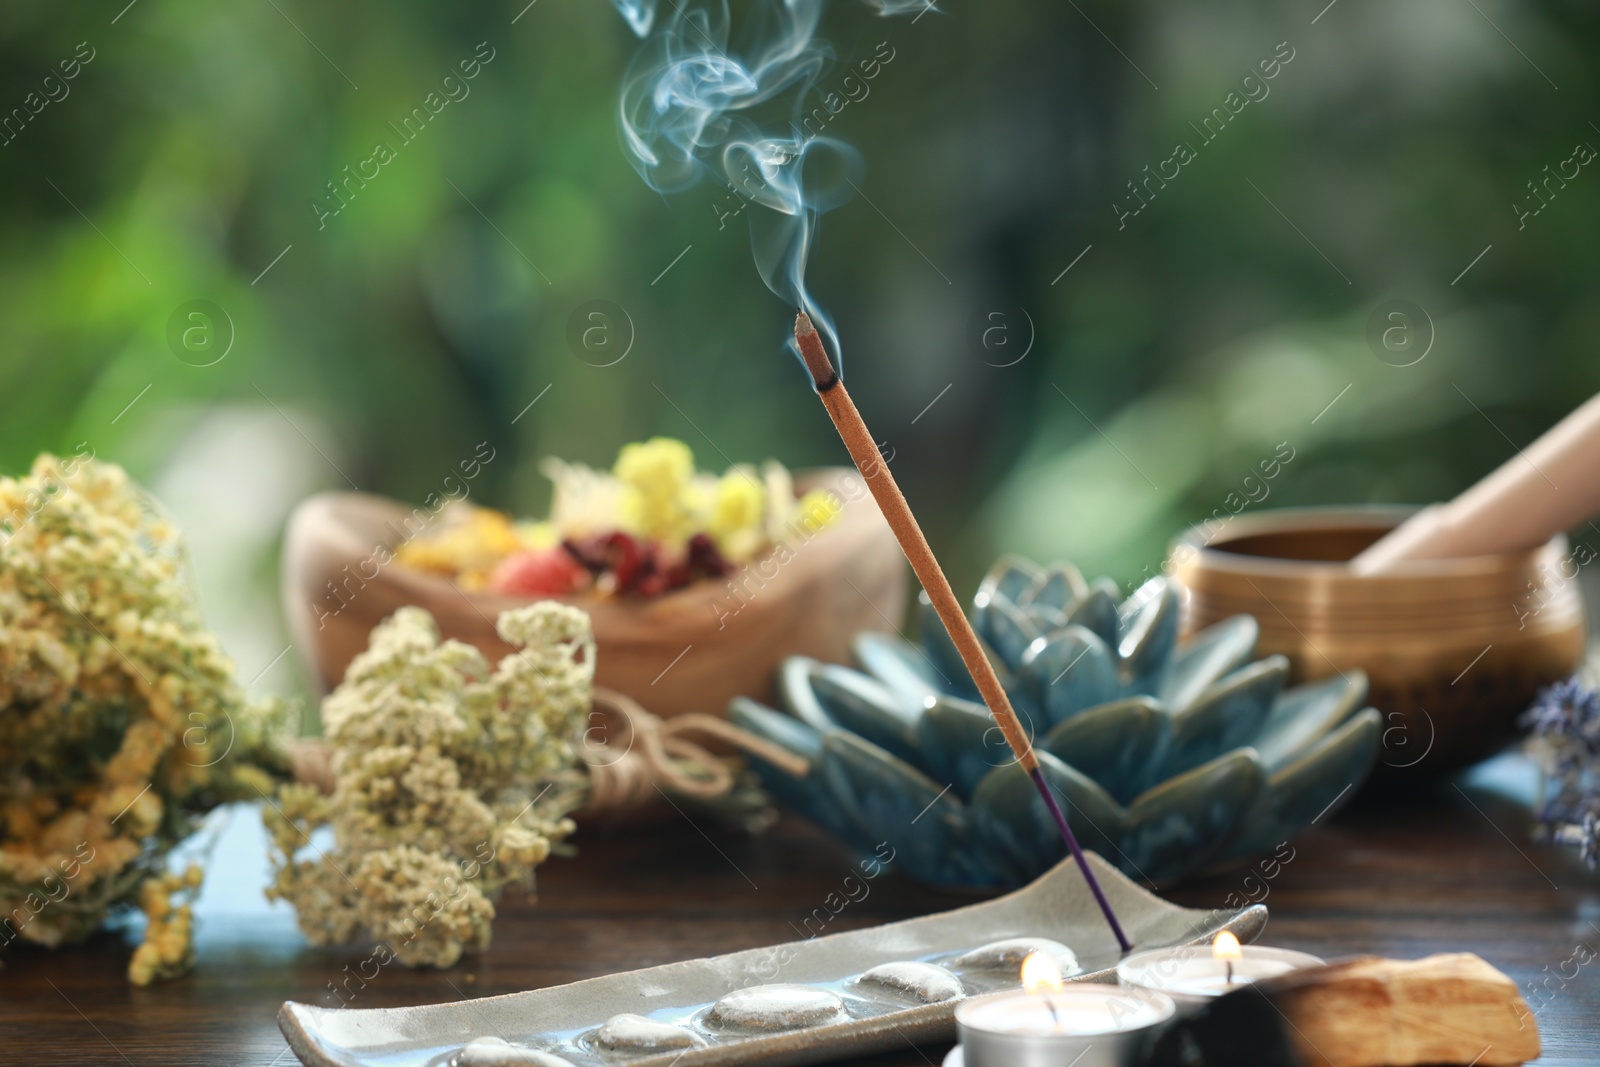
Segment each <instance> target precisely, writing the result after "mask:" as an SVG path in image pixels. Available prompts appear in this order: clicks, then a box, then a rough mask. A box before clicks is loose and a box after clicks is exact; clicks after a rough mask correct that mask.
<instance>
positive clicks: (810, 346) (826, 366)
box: [794, 309, 839, 393]
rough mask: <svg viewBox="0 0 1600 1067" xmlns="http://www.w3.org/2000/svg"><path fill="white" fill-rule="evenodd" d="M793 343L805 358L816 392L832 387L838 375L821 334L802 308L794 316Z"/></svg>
mask: <svg viewBox="0 0 1600 1067" xmlns="http://www.w3.org/2000/svg"><path fill="white" fill-rule="evenodd" d="M794 343H795V346H796V347H797V348H799V349H800V358H801V359H803V360H805V364H806V372H807V373H808V374H810V375H811V384H812V385H814V386H816V389H817V392H819V393H824V392H827V391H828V390H829V389H832V388H833V386H834V384H835V383H837V382H838V380H839V376H838V375H837V374H835V373H834V371H833V364H832V363H830V362H829V361H828V350H827V349H826V348H825V347H823V344H822V335H821V334H819V333H818V332H817V328H816V327H815V326H814V325H812V323H811V316H810V315H807V314H806V313H805V311H804V310H803V309H802V310H801V311H800V312H798V313H797V314H796V315H795V317H794Z"/></svg>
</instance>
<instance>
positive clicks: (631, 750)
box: [289, 688, 811, 817]
mask: <svg viewBox="0 0 1600 1067" xmlns="http://www.w3.org/2000/svg"><path fill="white" fill-rule="evenodd" d="M590 707H591V714H592V715H597V716H599V717H600V719H601V723H600V724H599V725H600V726H601V727H603V729H604V733H605V736H606V738H607V740H606V741H605V742H604V743H600V744H590V743H588V742H587V740H586V741H585V743H584V745H583V750H582V760H583V763H584V766H585V767H586V769H587V770H588V772H589V797H588V799H587V800H586V801H585V802H584V806H583V809H582V811H580V812H579V814H580V815H584V816H589V817H594V816H604V815H614V814H619V813H625V812H628V811H632V810H635V809H637V808H641V807H644V806H645V805H647V804H649V803H651V802H653V801H654V800H655V798H656V794H657V791H658V790H660V791H667V790H671V791H673V792H676V793H679V794H682V795H685V796H691V797H697V798H700V799H708V800H709V799H715V798H717V797H721V796H726V795H727V794H728V793H730V792H731V791H732V790H733V787H734V778H733V770H732V768H731V767H730V766H729V761H728V760H727V759H725V758H723V757H720V756H718V755H716V754H715V753H713V752H712V751H711V750H710V749H708V748H707V747H706V745H707V744H720V745H723V746H726V747H730V748H733V749H736V750H738V751H740V752H743V753H745V754H747V755H751V756H755V757H756V758H758V759H762V760H765V761H766V762H768V763H770V764H772V765H773V766H775V767H778V768H780V769H781V770H783V771H785V772H787V773H788V774H791V775H794V776H795V777H804V776H805V775H806V774H808V773H810V770H811V764H810V762H809V761H807V760H806V759H805V758H804V757H802V756H798V755H796V754H795V753H793V752H791V751H789V750H788V749H786V748H784V747H783V746H782V745H779V744H776V743H774V742H772V741H768V740H766V739H765V738H762V737H757V736H756V735H755V734H753V733H751V732H750V731H748V730H743V729H740V728H739V727H737V726H735V725H733V724H732V723H731V722H728V721H726V720H724V719H719V718H717V717H716V716H714V715H706V714H703V713H701V712H690V713H688V714H685V715H677V716H674V717H673V718H670V719H663V718H661V717H660V716H658V715H654V714H652V713H651V712H649V711H647V710H645V708H644V707H643V706H642V705H640V704H639V703H638V701H636V700H634V699H632V698H631V697H628V696H626V695H624V694H622V693H618V692H616V691H615V690H611V689H599V688H597V689H595V691H594V696H593V698H592V701H591V705H590ZM587 736H588V735H587V734H586V735H585V737H586V738H587ZM289 761H290V766H291V768H292V770H293V773H294V777H295V780H296V781H299V782H304V783H306V784H308V785H314V786H316V787H317V789H318V791H320V792H322V793H324V794H331V793H332V792H333V790H334V785H335V777H334V772H333V748H332V746H330V745H329V744H328V743H327V742H326V741H325V740H323V739H321V738H302V739H300V740H296V741H292V742H290V743H289Z"/></svg>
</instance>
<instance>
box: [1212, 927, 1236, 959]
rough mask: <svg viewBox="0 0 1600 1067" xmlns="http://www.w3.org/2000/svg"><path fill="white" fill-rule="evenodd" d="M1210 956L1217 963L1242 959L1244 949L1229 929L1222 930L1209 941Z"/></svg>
mask: <svg viewBox="0 0 1600 1067" xmlns="http://www.w3.org/2000/svg"><path fill="white" fill-rule="evenodd" d="M1211 957H1212V959H1214V960H1216V961H1217V962H1218V963H1226V962H1233V961H1238V960H1242V959H1244V949H1243V948H1241V947H1240V946H1239V939H1238V938H1237V937H1234V936H1233V932H1232V931H1231V930H1224V931H1222V933H1220V934H1218V935H1217V938H1216V940H1215V941H1213V942H1211Z"/></svg>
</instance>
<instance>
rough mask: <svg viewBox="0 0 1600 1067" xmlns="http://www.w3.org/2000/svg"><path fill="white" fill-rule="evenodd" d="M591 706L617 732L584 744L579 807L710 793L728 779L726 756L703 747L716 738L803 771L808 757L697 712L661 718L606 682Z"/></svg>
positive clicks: (617, 807)
mask: <svg viewBox="0 0 1600 1067" xmlns="http://www.w3.org/2000/svg"><path fill="white" fill-rule="evenodd" d="M592 708H593V714H596V715H599V716H601V717H602V718H603V719H604V720H605V722H606V724H607V725H608V726H610V727H612V728H613V729H614V730H615V740H613V741H608V743H606V744H604V745H597V746H593V747H590V746H587V745H586V746H585V748H584V761H585V762H586V763H587V764H588V767H589V799H588V801H587V802H586V803H585V804H584V807H583V812H582V814H584V815H589V816H594V815H606V814H611V813H614V812H619V811H628V810H631V809H633V808H637V807H641V806H643V805H644V804H646V803H648V802H650V801H652V800H654V799H655V793H656V790H658V789H660V790H663V791H664V790H668V789H670V790H673V791H675V792H678V793H681V794H683V795H686V796H692V797H699V798H703V799H711V798H715V797H720V796H726V795H727V794H728V793H729V792H730V791H731V790H732V789H733V786H734V781H733V772H732V770H730V769H729V766H728V763H727V761H725V760H724V759H722V758H720V757H718V756H716V755H715V754H713V753H712V752H711V751H710V750H709V749H707V748H706V747H705V744H706V743H707V742H711V743H720V744H723V745H727V746H730V747H732V748H735V749H738V750H739V751H741V752H744V753H746V754H748V755H752V756H755V757H757V758H759V759H762V760H765V761H766V762H768V763H771V764H773V765H774V766H776V767H779V768H781V769H782V770H784V771H785V772H787V773H789V774H792V775H795V776H797V777H803V776H804V775H806V774H807V773H809V771H810V770H811V764H810V763H809V762H808V761H807V760H805V759H804V758H803V757H801V756H797V755H795V754H794V753H793V752H791V751H789V750H788V749H786V748H784V747H783V746H781V745H778V744H775V743H774V742H771V741H768V740H766V739H765V738H762V737H757V736H756V735H755V734H752V733H750V732H749V731H748V730H742V729H740V728H739V727H737V726H735V725H733V724H732V723H730V722H727V721H725V720H723V719H719V718H716V717H715V716H712V715H706V714H703V713H701V712H689V713H688V714H684V715H677V716H674V717H672V718H670V719H663V718H661V717H660V716H657V715H654V714H652V713H650V712H649V711H646V710H645V709H644V707H642V706H641V705H640V704H639V703H638V702H637V701H635V700H633V699H632V698H630V697H628V696H625V695H624V694H622V693H618V692H616V691H614V690H610V689H596V690H595V691H594V699H593V704H592Z"/></svg>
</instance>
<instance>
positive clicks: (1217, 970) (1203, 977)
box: [1117, 930, 1323, 1010]
mask: <svg viewBox="0 0 1600 1067" xmlns="http://www.w3.org/2000/svg"><path fill="white" fill-rule="evenodd" d="M1322 963H1323V961H1322V960H1320V959H1318V958H1317V957H1315V956H1312V955H1310V954H1308V953H1305V952H1295V951H1293V950H1292V949H1285V948H1267V947H1265V946H1261V945H1240V944H1239V939H1238V938H1237V937H1235V936H1234V935H1233V934H1232V933H1231V932H1230V931H1227V930H1224V931H1222V932H1221V933H1219V934H1218V935H1217V937H1216V940H1214V941H1213V942H1212V943H1211V947H1210V948H1209V949H1207V948H1204V947H1201V946H1196V945H1184V946H1181V947H1179V948H1158V949H1150V950H1149V951H1146V952H1135V953H1134V954H1133V955H1131V956H1129V957H1128V958H1127V959H1125V960H1123V961H1122V962H1121V963H1119V964H1117V980H1118V981H1119V982H1121V983H1122V984H1123V985H1124V986H1127V987H1129V988H1132V989H1143V990H1150V991H1159V992H1161V993H1165V994H1166V995H1167V996H1169V997H1171V998H1172V999H1173V1000H1174V1001H1175V1002H1176V1003H1177V1005H1178V1008H1179V1009H1180V1010H1184V1009H1191V1008H1194V1007H1197V1006H1199V1005H1201V1004H1203V1003H1205V1002H1206V1001H1207V1000H1209V999H1210V998H1212V997H1220V996H1222V995H1223V994H1224V993H1231V992H1233V991H1234V990H1235V989H1238V988H1240V987H1241V986H1246V985H1249V984H1251V983H1252V982H1259V981H1261V980H1263V979H1266V978H1276V977H1277V976H1278V975H1280V974H1287V973H1289V972H1290V971H1294V970H1299V969H1300V968H1302V967H1320V966H1322Z"/></svg>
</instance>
